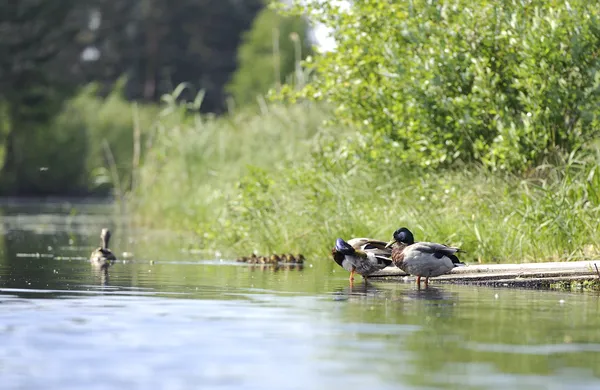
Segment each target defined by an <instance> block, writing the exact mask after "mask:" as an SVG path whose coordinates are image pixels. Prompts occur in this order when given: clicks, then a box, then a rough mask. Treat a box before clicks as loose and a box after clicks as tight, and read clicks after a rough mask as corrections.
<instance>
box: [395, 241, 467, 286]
mask: <svg viewBox="0 0 600 390" xmlns="http://www.w3.org/2000/svg"><path fill="white" fill-rule="evenodd" d="M458 250H459V249H458V248H453V247H448V246H445V245H442V244H437V243H435V242H417V243H414V244H412V245H408V246H406V247H404V249H403V250H402V252H401V253H399V254H398V255H396V256H394V255H392V260H393V261H394V264H395V265H396V266H397V267H398V268H400V269H402V270H403V271H406V272H408V273H409V274H411V275H415V276H424V277H427V278H429V277H435V276H440V275H444V274H446V273H448V272H450V271H451V270H452V269H453V268H454V267H457V266H460V265H464V264H463V263H461V262H460V261H459V260H458V258H457V257H456V255H454V254H455V253H456V252H458Z"/></svg>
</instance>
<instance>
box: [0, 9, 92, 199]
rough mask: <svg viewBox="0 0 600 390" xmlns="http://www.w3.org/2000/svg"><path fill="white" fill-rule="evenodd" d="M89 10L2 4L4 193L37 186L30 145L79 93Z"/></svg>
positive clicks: (0, 83) (0, 97) (0, 78)
mask: <svg viewBox="0 0 600 390" xmlns="http://www.w3.org/2000/svg"><path fill="white" fill-rule="evenodd" d="M85 6H86V4H85V2H79V1H74V0H65V1H57V2H54V1H44V0H24V1H5V2H1V3H0V31H2V32H3V33H2V35H1V36H0V106H2V110H3V111H4V113H5V115H6V118H5V120H4V121H3V123H2V124H3V127H4V129H2V130H3V133H4V142H3V143H4V149H5V150H4V164H3V166H2V187H3V189H4V190H9V189H10V190H11V192H13V193H23V192H30V191H31V190H32V188H33V187H35V183H34V182H35V181H36V180H37V175H38V174H39V167H36V168H33V167H31V166H28V165H27V159H28V158H29V157H30V156H32V155H33V154H34V152H35V151H33V150H31V149H30V148H28V142H31V141H33V138H35V137H36V136H37V134H36V132H37V129H38V127H39V125H40V124H43V123H47V122H48V121H50V120H51V118H52V117H53V116H54V115H55V114H56V113H57V112H59V110H60V107H61V104H62V102H63V100H64V99H65V98H67V97H68V96H69V95H70V94H71V93H72V92H73V91H74V89H75V86H76V81H75V80H77V78H78V75H80V74H81V72H80V68H79V54H80V48H81V46H80V45H79V42H78V34H79V33H80V32H81V31H82V30H84V29H85V28H86V27H85V26H86V23H87V19H86V18H85V17H82V16H83V15H85V8H86V7H85ZM36 169H37V170H36ZM5 192H6V191H5Z"/></svg>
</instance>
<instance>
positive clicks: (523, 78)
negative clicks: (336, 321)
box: [0, 0, 600, 261]
mask: <svg viewBox="0 0 600 390" xmlns="http://www.w3.org/2000/svg"><path fill="white" fill-rule="evenodd" d="M174 4H175V3H173V2H167V1H166V0H81V1H77V2H75V1H74V0H71V1H63V2H51V1H49V0H47V1H44V0H28V1H21V2H2V3H0V31H2V33H1V35H0V113H1V114H2V115H1V120H0V157H2V164H3V165H2V170H1V171H0V191H1V194H2V195H90V194H93V195H102V196H105V195H113V196H115V197H116V199H117V200H119V204H120V205H126V206H127V207H128V209H127V211H130V212H131V218H132V220H133V221H134V222H138V223H140V224H143V225H145V226H151V227H156V228H160V229H170V230H178V231H186V232H190V233H192V234H193V235H194V237H195V240H194V245H197V246H199V247H201V248H204V249H215V250H219V251H220V252H222V253H223V254H224V255H226V256H233V255H236V254H241V255H247V254H249V253H251V252H252V251H258V252H261V253H269V252H273V251H276V252H283V251H285V252H287V251H293V252H300V251H302V252H305V253H311V252H313V253H317V252H318V253H320V254H322V255H326V254H327V251H328V250H329V249H328V248H330V245H331V243H332V242H333V240H334V239H335V238H336V237H351V236H375V237H378V238H381V239H387V238H389V234H390V232H392V231H394V230H395V229H396V228H398V227H399V226H400V225H404V226H410V227H411V228H412V229H413V230H414V231H415V234H416V236H417V239H419V240H428V239H431V240H435V241H441V242H446V243H452V244H456V245H460V246H462V247H463V248H464V249H466V250H467V254H465V260H467V261H514V260H515V259H518V260H520V261H539V260H574V259H583V258H594V257H596V258H597V256H600V233H598V232H599V231H600V190H599V188H600V176H599V175H598V168H599V165H600V152H599V151H600V145H599V143H598V141H599V139H600V137H599V135H600V122H599V115H600V104H599V103H600V94H599V91H600V74H599V70H600V59H599V55H600V19H599V17H600V3H596V2H588V1H584V0H572V1H565V0H555V1H541V0H522V1H520V0H501V1H489V0H477V1H475V2H473V1H466V0H451V1H429V0H413V1H411V2H404V1H393V0H369V1H356V2H347V1H339V2H330V1H322V0H313V1H292V2H285V3H280V2H277V1H275V2H272V5H273V6H272V7H270V6H269V5H268V4H266V3H264V2H263V1H260V0H247V1H236V0H226V1H222V2H214V1H208V0H181V1H179V2H177V3H176V5H174ZM308 21H310V23H309V22H308ZM315 23H319V24H320V25H322V26H325V27H326V28H328V29H329V31H330V32H331V34H332V36H333V38H334V40H335V47H334V48H333V49H332V50H327V51H324V50H322V48H320V49H319V48H317V47H314V46H313V45H312V44H313V43H314V34H315V31H316V30H315V29H314V27H315Z"/></svg>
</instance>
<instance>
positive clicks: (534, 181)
mask: <svg viewBox="0 0 600 390" xmlns="http://www.w3.org/2000/svg"><path fill="white" fill-rule="evenodd" d="M171 112H172V113H171V114H169V115H167V116H166V117H165V118H164V120H166V121H171V123H172V122H173V118H170V119H169V116H172V115H180V113H178V112H177V110H171ZM173 112H174V113H173ZM328 115H329V113H328V112H327V110H326V109H323V108H322V107H319V106H315V105H294V106H287V107H286V106H267V105H263V108H262V110H261V111H260V112H258V113H255V112H240V113H233V114H230V115H229V116H227V117H223V118H212V117H202V118H200V117H186V118H187V119H185V120H182V121H181V122H180V123H179V124H178V125H175V126H171V127H166V126H161V125H160V124H159V125H158V126H156V128H157V131H156V134H154V135H152V136H151V139H152V142H151V143H150V144H149V147H148V148H147V149H146V150H145V151H144V153H143V157H142V164H141V167H140V171H139V173H138V177H139V182H138V185H137V187H136V188H135V189H134V190H133V193H132V197H131V200H132V206H133V209H134V213H135V215H136V220H137V222H138V223H142V224H145V225H150V226H156V227H161V228H167V229H174V230H185V231H191V232H194V233H195V235H196V236H197V240H196V241H195V242H194V245H195V246H197V247H200V248H203V249H214V250H219V251H220V252H222V253H223V254H224V256H226V257H235V256H238V255H247V254H249V253H251V252H253V251H257V252H259V253H271V252H277V253H279V252H303V253H305V254H307V255H309V256H327V254H328V252H329V251H330V248H331V246H332V243H333V242H334V240H335V238H336V237H345V238H350V237H353V236H371V237H376V238H380V239H389V238H390V237H391V233H392V232H393V231H394V230H395V229H396V228H398V227H400V226H407V227H409V228H410V229H411V230H412V231H413V232H414V233H415V236H416V238H417V240H434V241H437V242H442V243H448V244H454V245H460V246H461V247H462V248H463V249H465V250H466V251H467V253H466V254H465V255H464V256H463V258H464V260H466V261H470V262H474V261H476V262H534V261H555V260H565V261H568V260H580V259H591V258H598V257H600V234H599V233H598V231H599V228H600V226H599V225H600V177H599V176H598V175H599V173H598V172H597V169H598V166H599V165H600V152H599V151H598V150H597V149H593V148H592V149H590V150H586V151H578V152H577V153H573V154H571V155H569V156H565V157H564V159H563V160H562V161H559V162H557V163H555V164H554V165H545V166H541V167H539V168H538V169H536V170H533V171H531V172H529V173H528V174H527V175H522V176H516V175H510V174H506V173H492V172H489V171H486V170H483V169H480V168H478V167H474V166H466V167H462V168H460V169H459V168H456V169H454V170H450V171H448V170H446V171H422V170H415V169H411V168H409V167H407V166H397V167H395V168H388V169H385V170H380V169H377V168H376V167H373V166H370V165H369V164H367V163H362V162H360V161H357V160H355V159H353V158H352V157H353V156H347V155H346V154H345V152H344V151H343V150H338V149H336V147H335V140H336V139H337V138H338V137H343V138H346V137H353V136H354V132H352V130H351V129H339V128H325V127H323V126H322V122H323V120H324V119H326V118H327V117H328ZM182 118H183V117H182Z"/></svg>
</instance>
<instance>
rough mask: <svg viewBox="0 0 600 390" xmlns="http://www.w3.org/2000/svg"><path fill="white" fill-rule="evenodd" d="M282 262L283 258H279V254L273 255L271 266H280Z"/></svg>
mask: <svg viewBox="0 0 600 390" xmlns="http://www.w3.org/2000/svg"><path fill="white" fill-rule="evenodd" d="M280 261H281V257H279V255H277V254H272V255H271V264H279V262H280Z"/></svg>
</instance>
